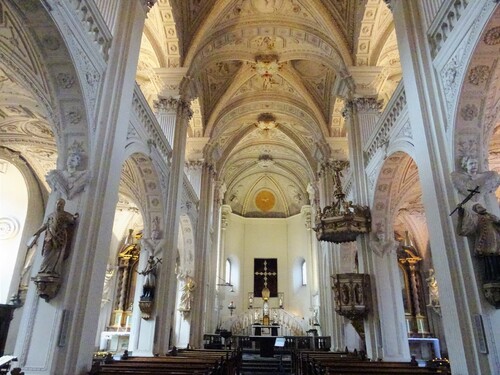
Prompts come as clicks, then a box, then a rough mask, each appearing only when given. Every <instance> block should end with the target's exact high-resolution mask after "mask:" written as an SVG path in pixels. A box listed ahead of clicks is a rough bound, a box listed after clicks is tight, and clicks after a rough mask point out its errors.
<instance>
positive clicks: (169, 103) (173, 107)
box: [153, 97, 179, 113]
mask: <svg viewBox="0 0 500 375" xmlns="http://www.w3.org/2000/svg"><path fill="white" fill-rule="evenodd" d="M178 104H179V99H175V98H172V97H169V98H160V99H158V100H155V101H154V103H153V109H154V110H155V112H170V113H176V112H177V106H178Z"/></svg>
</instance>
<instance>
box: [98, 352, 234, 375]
mask: <svg viewBox="0 0 500 375" xmlns="http://www.w3.org/2000/svg"><path fill="white" fill-rule="evenodd" d="M241 358H242V353H241V351H235V350H196V349H186V350H178V351H177V352H176V353H175V355H166V356H156V357H134V356H130V357H128V358H127V359H124V360H119V361H113V362H112V363H109V362H110V361H108V363H103V362H101V361H95V362H94V365H93V366H92V370H91V372H90V373H89V374H90V375H112V374H114V375H116V374H124V375H127V374H139V375H154V374H166V375H184V374H199V375H236V374H238V373H239V368H240V367H241Z"/></svg>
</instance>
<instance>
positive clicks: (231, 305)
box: [227, 301, 236, 316]
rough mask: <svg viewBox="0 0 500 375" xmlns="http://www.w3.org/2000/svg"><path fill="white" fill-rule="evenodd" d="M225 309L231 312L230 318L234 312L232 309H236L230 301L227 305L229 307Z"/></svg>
mask: <svg viewBox="0 0 500 375" xmlns="http://www.w3.org/2000/svg"><path fill="white" fill-rule="evenodd" d="M227 308H228V309H229V311H230V312H231V316H233V311H234V309H236V306H234V302H233V301H231V303H229V305H227Z"/></svg>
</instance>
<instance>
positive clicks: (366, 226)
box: [314, 160, 371, 243]
mask: <svg viewBox="0 0 500 375" xmlns="http://www.w3.org/2000/svg"><path fill="white" fill-rule="evenodd" d="M348 165H349V162H348V161H341V160H334V161H332V162H331V163H328V166H329V167H330V168H331V169H332V170H333V184H334V189H335V190H334V193H333V195H334V201H333V203H332V205H331V206H326V207H325V208H324V209H323V212H321V209H320V208H318V212H317V214H316V227H315V228H314V231H315V232H316V237H317V239H318V240H319V241H327V242H334V243H342V242H351V241H355V240H356V237H357V236H358V235H359V234H362V233H368V232H369V231H370V229H371V214H370V209H369V208H368V207H366V206H360V205H356V204H353V203H352V202H351V201H346V200H345V194H344V192H343V191H342V184H341V181H340V177H341V176H342V173H341V172H342V170H343V169H344V168H345V167H347V166H348Z"/></svg>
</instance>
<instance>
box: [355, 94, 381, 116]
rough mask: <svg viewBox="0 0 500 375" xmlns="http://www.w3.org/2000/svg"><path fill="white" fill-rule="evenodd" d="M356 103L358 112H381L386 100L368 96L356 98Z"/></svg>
mask: <svg viewBox="0 0 500 375" xmlns="http://www.w3.org/2000/svg"><path fill="white" fill-rule="evenodd" d="M353 103H354V105H355V106H356V109H357V111H358V112H377V113H379V112H380V110H381V109H382V106H383V104H384V102H383V101H382V100H377V98H373V97H366V98H356V99H354V100H353Z"/></svg>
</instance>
